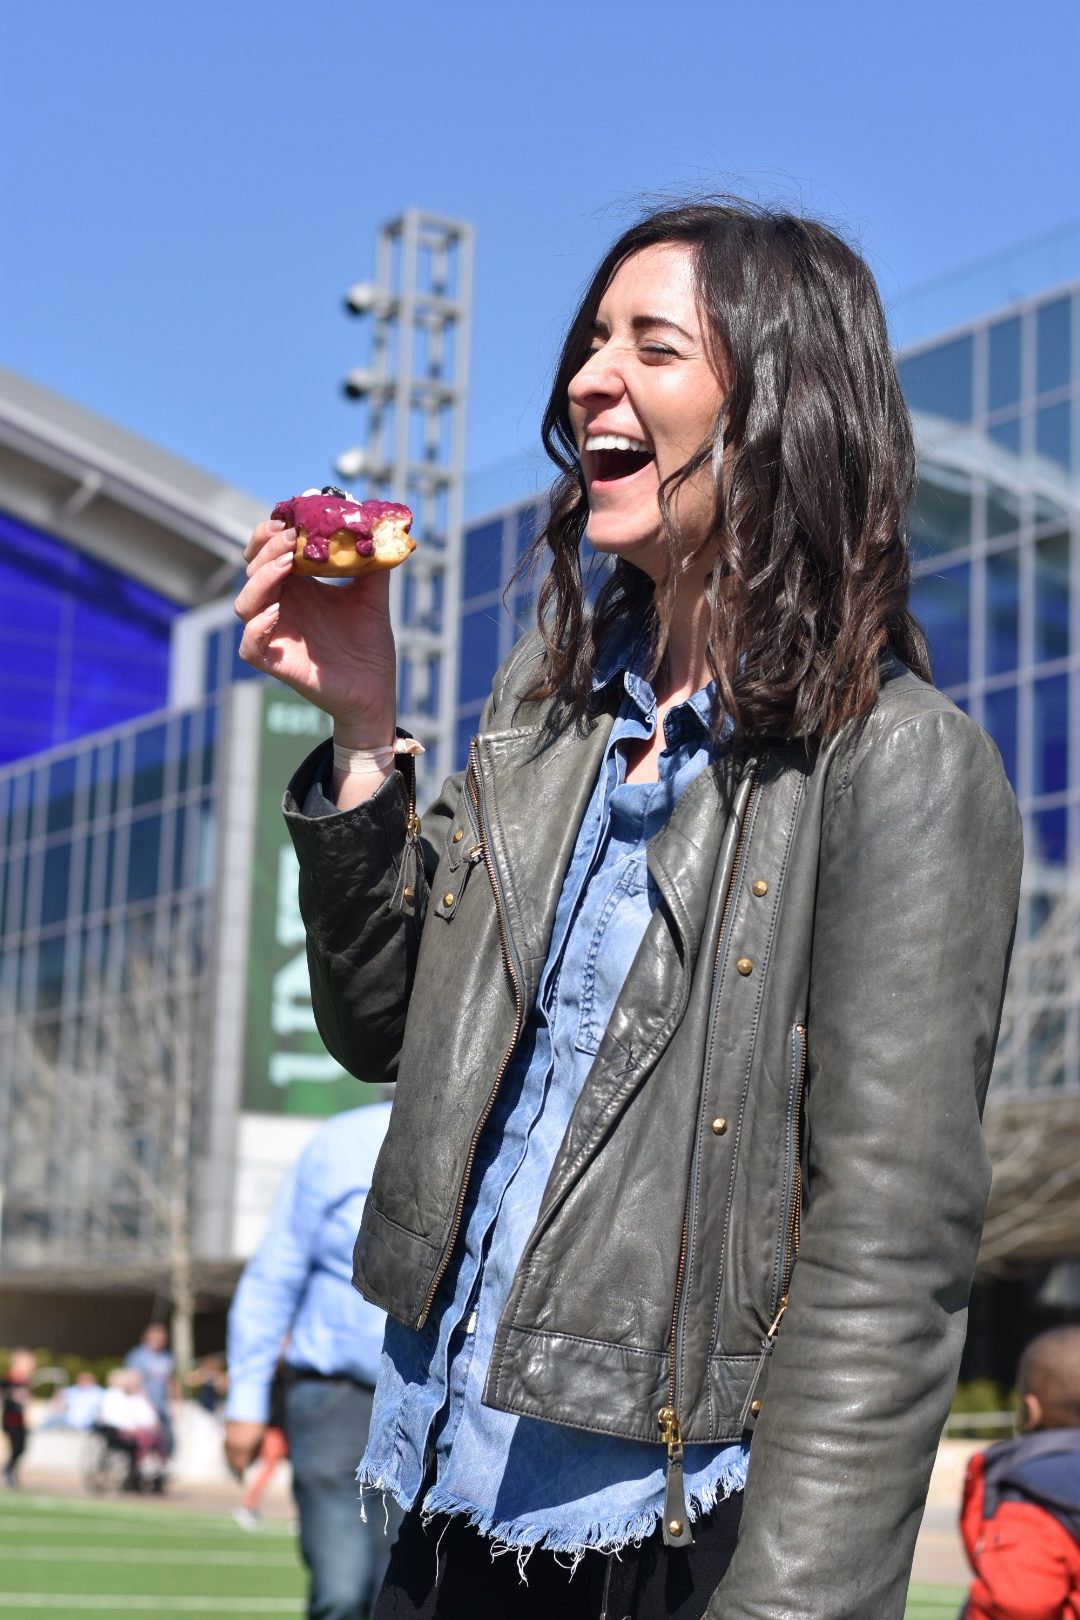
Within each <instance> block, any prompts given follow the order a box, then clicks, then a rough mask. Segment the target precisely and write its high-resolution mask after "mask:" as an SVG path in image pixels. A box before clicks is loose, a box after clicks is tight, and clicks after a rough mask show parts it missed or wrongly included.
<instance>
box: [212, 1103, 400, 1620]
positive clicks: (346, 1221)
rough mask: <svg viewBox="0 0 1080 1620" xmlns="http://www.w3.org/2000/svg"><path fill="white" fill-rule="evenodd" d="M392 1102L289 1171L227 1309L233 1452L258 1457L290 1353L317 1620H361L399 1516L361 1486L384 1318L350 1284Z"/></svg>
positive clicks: (233, 1459)
mask: <svg viewBox="0 0 1080 1620" xmlns="http://www.w3.org/2000/svg"><path fill="white" fill-rule="evenodd" d="M389 1116H390V1105H389V1103H372V1104H369V1105H368V1106H366V1107H362V1108H353V1109H351V1110H349V1111H348V1112H347V1113H343V1114H335V1115H334V1116H333V1117H332V1118H330V1119H328V1120H327V1121H326V1122H325V1124H323V1125H322V1126H320V1128H319V1130H318V1131H316V1133H315V1135H314V1136H313V1137H312V1139H311V1141H310V1142H309V1143H308V1145H307V1147H306V1148H305V1150H304V1152H303V1153H302V1154H301V1155H300V1157H299V1159H298V1160H297V1162H296V1164H295V1165H294V1166H293V1168H292V1170H290V1172H289V1174H288V1175H287V1176H286V1178H285V1181H284V1183H283V1185H282V1187H281V1190H280V1192H279V1193H278V1196H277V1199H276V1200H275V1203H274V1208H273V1211H272V1213H271V1216H270V1224H269V1226H268V1227H267V1230H266V1235H265V1237H264V1238H263V1241H262V1243H261V1244H260V1246H259V1249H258V1251H257V1252H256V1254H254V1255H253V1256H252V1258H251V1260H250V1261H249V1262H248V1264H247V1266H246V1267H245V1269H244V1273H243V1275H242V1276H241V1278H240V1282H239V1284H238V1286H237V1290H236V1295H235V1297H234V1299H233V1303H232V1307H231V1309H230V1311H229V1334H228V1362H229V1394H228V1399H227V1401H226V1405H225V1423H226V1428H225V1451H226V1457H227V1458H228V1461H229V1464H230V1466H231V1467H232V1468H233V1469H234V1470H235V1471H236V1472H237V1473H240V1472H242V1471H243V1469H244V1468H245V1467H247V1465H248V1464H249V1463H251V1462H252V1461H254V1458H255V1456H256V1455H257V1453H258V1450H259V1446H260V1444H261V1441H262V1437H263V1433H264V1431H265V1428H266V1424H267V1420H268V1418H269V1415H270V1386H271V1383H272V1382H273V1377H274V1372H275V1369H276V1367H277V1365H278V1362H279V1360H281V1359H282V1351H281V1347H282V1343H283V1342H284V1341H285V1340H286V1339H287V1341H288V1342H287V1348H286V1350H285V1353H284V1372H285V1381H286V1394H285V1433H286V1436H287V1438H288V1442H289V1455H290V1458H291V1461H292V1470H293V1492H294V1495H295V1497H296V1505H297V1510H298V1513H299V1517H300V1548H301V1552H302V1553H303V1556H304V1561H305V1563H306V1564H307V1566H308V1570H309V1572H310V1590H309V1597H308V1615H309V1617H310V1620H366V1617H367V1615H368V1614H369V1613H370V1610H371V1604H372V1602H373V1600H374V1596H375V1593H376V1592H377V1591H378V1588H379V1585H380V1584H381V1582H382V1578H383V1573H384V1570H385V1566H386V1559H387V1556H388V1552H389V1547H390V1542H391V1539H392V1536H393V1533H394V1532H395V1530H396V1523H397V1513H396V1509H393V1506H392V1504H391V1505H389V1506H388V1508H387V1510H386V1512H385V1513H384V1511H383V1510H382V1509H381V1508H380V1509H379V1511H378V1512H374V1511H373V1512H371V1513H370V1514H365V1513H364V1511H363V1509H362V1507H361V1505H360V1502H359V1493H358V1492H357V1488H356V1483H355V1478H354V1475H355V1471H356V1462H357V1458H358V1456H359V1455H360V1453H361V1451H362V1450H363V1448H364V1442H365V1439H366V1436H367V1430H368V1423H369V1421H370V1418H371V1402H372V1393H373V1388H374V1384H375V1378H376V1374H377V1372H378V1366H379V1354H380V1350H381V1346H382V1338H383V1328H384V1323H385V1317H384V1315H383V1313H382V1311H380V1310H376V1308H375V1307H374V1306H372V1305H369V1304H368V1303H367V1301H366V1300H364V1299H363V1298H362V1297H361V1296H360V1295H359V1294H358V1293H357V1292H356V1291H355V1289H354V1288H353V1286H352V1249H353V1244H354V1242H355V1240H356V1233H357V1229H358V1227H359V1225H360V1217H361V1214H362V1213H363V1207H364V1199H365V1197H366V1196H367V1191H368V1188H369V1186H370V1184H371V1173H372V1171H373V1169H374V1167H375V1159H376V1157H377V1155H378V1151H379V1148H380V1146H381V1144H382V1139H383V1136H384V1135H385V1132H386V1124H387V1120H388V1119H389Z"/></svg>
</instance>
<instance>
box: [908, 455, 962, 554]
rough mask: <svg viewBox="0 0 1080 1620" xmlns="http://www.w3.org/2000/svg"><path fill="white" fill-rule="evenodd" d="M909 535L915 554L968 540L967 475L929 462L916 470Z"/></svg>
mask: <svg viewBox="0 0 1080 1620" xmlns="http://www.w3.org/2000/svg"><path fill="white" fill-rule="evenodd" d="M911 539H912V544H913V545H914V548H915V554H916V556H917V557H926V556H934V555H936V554H937V553H939V552H942V551H951V550H952V549H953V548H954V547H955V546H967V545H970V544H971V479H970V477H968V475H967V474H966V473H955V472H952V471H951V470H950V469H948V468H946V467H937V466H935V465H934V464H933V463H932V462H929V463H924V464H923V466H922V467H921V468H920V470H919V488H918V493H917V495H916V497H915V511H914V513H913V514H912V522H911Z"/></svg>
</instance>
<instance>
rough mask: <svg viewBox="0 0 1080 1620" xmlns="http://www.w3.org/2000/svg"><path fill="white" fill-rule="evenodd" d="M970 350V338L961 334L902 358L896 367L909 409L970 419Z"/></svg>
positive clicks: (950, 418)
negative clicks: (919, 352) (946, 341)
mask: <svg viewBox="0 0 1080 1620" xmlns="http://www.w3.org/2000/svg"><path fill="white" fill-rule="evenodd" d="M972 352H973V345H972V340H971V338H970V337H962V338H956V339H954V341H953V342H952V343H943V344H941V345H940V346H939V347H938V348H936V349H928V350H926V351H925V353H923V354H916V355H912V357H911V358H910V359H909V360H902V361H901V362H900V365H899V366H898V368H897V369H898V371H899V374H900V384H901V387H902V388H903V390H904V393H905V394H906V396H907V402H908V404H909V405H910V406H911V408H912V410H916V411H925V412H927V413H928V414H929V415H931V416H944V417H947V418H948V419H949V420H950V421H952V422H970V420H971V415H972Z"/></svg>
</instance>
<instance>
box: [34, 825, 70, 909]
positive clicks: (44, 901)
mask: <svg viewBox="0 0 1080 1620" xmlns="http://www.w3.org/2000/svg"><path fill="white" fill-rule="evenodd" d="M70 876H71V844H70V842H69V840H68V839H66V838H65V839H63V840H62V841H61V842H60V843H59V844H54V845H53V846H52V848H51V849H47V850H46V851H45V873H44V877H43V880H42V885H41V926H42V927H43V928H48V926H49V924H50V923H57V922H60V921H62V919H63V918H64V917H66V916H67V909H68V879H69V878H70Z"/></svg>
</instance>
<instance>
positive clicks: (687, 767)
mask: <svg viewBox="0 0 1080 1620" xmlns="http://www.w3.org/2000/svg"><path fill="white" fill-rule="evenodd" d="M603 682H604V676H603V674H601V675H599V676H598V684H600V683H603ZM623 686H624V694H623V699H622V703H621V706H620V709H619V713H618V716H617V718H616V721H615V724H614V726H613V728H612V731H611V736H610V739H609V742H608V746H607V750H606V752H605V756H604V760H603V763H602V765H601V768H600V772H599V774H598V777H597V781H596V786H595V789H594V791H593V794H592V798H591V800H590V803H589V806H588V809H587V810H586V812H585V817H584V820H583V822H582V825H581V829H580V831H579V834H578V838H577V843H576V845H575V849H574V853H573V856H572V857H571V861H570V866H569V868H568V871H567V874H566V878H565V880H564V883H563V887H562V891H561V894H560V898H559V904H558V908H557V910H556V915H555V924H554V930H553V933H552V940H551V947H550V950H549V953H548V960H547V964H546V966H545V969H544V972H543V975H542V977H541V980H540V986H539V990H538V993H537V999H536V1005H535V1008H534V1010H533V1013H532V1015H531V1017H530V1019H529V1021H528V1023H527V1025H526V1027H525V1030H524V1032H523V1035H522V1038H521V1042H520V1045H519V1047H518V1050H517V1052H516V1054H515V1056H514V1059H513V1060H512V1062H511V1065H510V1067H509V1069H508V1070H507V1073H506V1075H505V1076H504V1079H503V1082H502V1086H501V1088H500V1091H499V1095H498V1097H497V1098H496V1101H495V1104H494V1106H493V1108H492V1111H491V1114H490V1116H489V1118H488V1122H487V1124H486V1126H485V1129H484V1131H483V1133H482V1135H481V1138H480V1142H479V1145H478V1149H477V1154H476V1158H475V1161H474V1165H473V1170H472V1175H471V1179H470V1182H469V1188H468V1192H467V1197H466V1203H465V1209H464V1212H463V1219H462V1230H461V1236H460V1238H459V1240H458V1245H457V1250H456V1252H455V1255H454V1257H453V1259H452V1261H451V1264H450V1266H449V1268H448V1270H447V1272H446V1275H445V1277H444V1278H443V1281H442V1284H441V1286H440V1290H439V1293H438V1295H437V1296H436V1299H435V1302H434V1304H433V1307H432V1311H431V1314H430V1316H429V1317H428V1320H427V1322H426V1324H425V1326H424V1327H423V1328H422V1329H420V1330H419V1331H418V1332H417V1331H413V1330H412V1329H410V1328H406V1327H403V1326H402V1325H401V1324H400V1323H398V1322H396V1321H394V1320H393V1319H389V1320H388V1322H387V1330H386V1338H385V1340H384V1344H383V1355H382V1362H381V1366H380V1369H379V1380H378V1387H377V1390H376V1395H375V1407H374V1412H373V1414H372V1420H371V1428H370V1432H369V1436H368V1443H367V1449H366V1451H365V1454H364V1458H363V1461H362V1462H361V1464H360V1467H359V1469H358V1471H357V1478H358V1480H359V1481H360V1483H361V1485H362V1486H371V1487H377V1488H379V1489H382V1490H385V1491H389V1492H390V1494H391V1495H392V1496H394V1497H395V1498H396V1500H397V1501H398V1502H400V1503H401V1505H402V1506H403V1507H405V1508H410V1507H412V1506H413V1505H414V1504H415V1503H416V1502H417V1501H418V1500H419V1499H420V1496H421V1492H422V1491H423V1492H424V1494H423V1500H422V1503H421V1507H422V1511H423V1512H424V1513H449V1514H460V1515H463V1516H465V1517H466V1518H467V1519H468V1520H469V1522H470V1523H471V1524H473V1525H475V1526H476V1527H477V1528H478V1529H479V1530H480V1531H481V1533H483V1534H485V1535H488V1536H491V1537H492V1538H493V1539H494V1540H495V1541H497V1542H499V1543H502V1544H504V1545H507V1546H511V1547H516V1548H519V1549H523V1548H530V1547H534V1546H538V1545H543V1546H546V1547H549V1548H552V1549H555V1550H557V1551H564V1552H567V1553H569V1554H575V1553H582V1552H584V1551H585V1550H586V1549H587V1548H596V1549H598V1550H606V1551H610V1550H614V1549H617V1548H619V1547H622V1546H624V1545H626V1544H627V1543H628V1542H635V1541H640V1540H641V1539H642V1538H643V1537H645V1536H647V1535H649V1534H651V1532H652V1531H653V1530H654V1529H655V1527H656V1524H657V1523H658V1521H659V1517H660V1514H661V1512H662V1509H663V1495H664V1462H665V1451H664V1448H663V1446H662V1445H661V1444H659V1443H658V1444H656V1445H649V1444H647V1443H645V1442H642V1441H637V1440H627V1439H624V1438H621V1437H619V1436H612V1435H605V1434H599V1433H591V1432H585V1431H582V1430H579V1429H573V1428H569V1427H566V1426H565V1425H560V1424H555V1423H548V1422H545V1421H542V1420H540V1419H535V1418H529V1417H518V1416H515V1415H514V1414H512V1413H509V1412H502V1411H497V1410H495V1409H494V1408H492V1407H488V1406H485V1405H484V1404H483V1387H484V1379H485V1375H486V1372H487V1368H488V1364H489V1362H490V1359H491V1353H492V1347H493V1343H494V1338H495V1330H496V1327H497V1325H498V1321H499V1317H500V1315H501V1313H502V1311H503V1308H504V1306H505V1304H506V1300H507V1298H508V1295H509V1292H510V1287H511V1283H512V1281H513V1277H514V1274H515V1271H516V1269H517V1266H518V1263H519V1261H520V1258H521V1255H522V1252H523V1250H524V1247H525V1244H526V1242H527V1240H528V1237H529V1234H530V1232H531V1231H532V1228H533V1226H534V1224H535V1221H536V1216H537V1212H538V1210H539V1207H540V1201H541V1198H542V1196H543V1193H544V1188H545V1186H546V1184H547V1181H548V1178H549V1176H550V1173H551V1169H552V1166H553V1164H554V1162H555V1158H556V1155H557V1153H558V1150H559V1146H560V1144H561V1142H562V1139H563V1135H564V1133H565V1131H566V1128H567V1125H568V1123H569V1120H570V1116H571V1113H572V1111H573V1108H574V1104H575V1102H576V1101H577V1098H578V1095H579V1093H580V1091H581V1088H582V1086H583V1085H584V1083H585V1079H586V1076H587V1075H588V1072H589V1069H590V1068H591V1066H592V1062H593V1058H594V1057H595V1055H596V1051H597V1048H598V1046H599V1044H600V1039H601V1036H602V1035H603V1032H604V1030H605V1028H606V1026H607V1023H608V1019H609V1017H610V1015H611V1011H612V1009H613V1007H614V1005H615V1001H616V998H617V996H618V994H619V991H620V989H621V988H622V985H623V982H624V980H625V978H626V975H627V972H628V970H629V968H630V965H631V963H632V962H633V959H634V956H635V955H636V953H637V950H638V948H639V946H640V944H641V940H642V937H643V935H644V933H645V929H646V927H647V925H648V922H649V918H650V916H651V914H652V910H653V908H654V906H655V905H656V903H657V896H656V893H655V890H654V886H653V883H652V880H651V878H650V877H649V873H648V868H647V865H646V845H647V843H648V840H649V839H650V838H651V837H652V836H653V834H654V833H656V832H658V831H659V829H660V828H661V827H663V826H664V824H665V823H666V822H667V820H668V818H669V816H670V815H671V812H672V809H673V807H674V805H675V802H676V800H677V799H678V797H679V795H680V794H681V793H682V792H683V791H684V789H685V788H686V787H687V786H688V785H689V783H690V782H691V781H692V780H693V779H694V777H696V776H697V775H698V773H699V772H700V771H702V770H704V769H705V768H706V766H707V765H708V764H709V762H710V760H711V758H712V757H713V748H712V744H711V741H710V735H709V720H710V699H711V689H710V688H706V689H704V690H702V691H700V692H697V693H695V694H694V696H693V697H691V698H690V699H688V700H687V701H686V702H684V703H682V704H679V705H678V706H677V707H675V708H673V709H672V710H670V711H669V713H668V715H667V717H666V719H665V722H664V735H665V743H666V747H665V749H664V751H663V753H662V754H661V755H660V759H659V780H658V781H657V782H642V783H632V784H630V783H627V782H626V781H625V775H626V759H625V746H626V745H627V744H628V743H633V742H636V741H638V740H639V739H645V738H650V737H652V736H653V734H654V731H655V727H656V700H655V697H654V694H653V690H652V687H651V686H650V685H649V683H648V682H647V681H646V680H644V679H643V678H642V677H641V676H640V675H638V674H635V673H634V672H633V670H632V669H631V670H626V671H625V672H624V673H623ZM722 746H724V745H722ZM746 1461H747V1457H746V1449H745V1448H744V1447H743V1446H740V1445H726V1446H708V1445H690V1446H687V1447H686V1455H685V1479H686V1493H687V1502H688V1507H689V1513H690V1518H691V1519H694V1518H696V1517H697V1516H698V1515H699V1514H700V1513H702V1512H706V1511H708V1509H709V1508H711V1507H712V1506H713V1505H714V1504H715V1502H716V1501H717V1500H718V1499H719V1498H721V1497H723V1496H726V1495H727V1494H728V1493H729V1492H730V1491H732V1490H738V1489H740V1488H741V1487H742V1485H743V1484H744V1483H745V1478H746ZM425 1487H426V1489H425Z"/></svg>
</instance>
